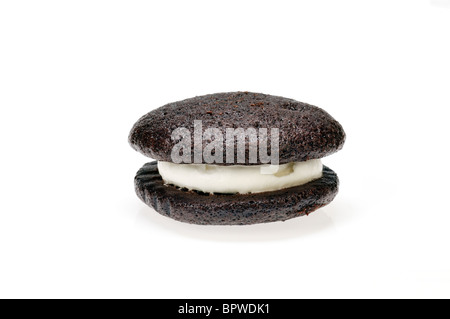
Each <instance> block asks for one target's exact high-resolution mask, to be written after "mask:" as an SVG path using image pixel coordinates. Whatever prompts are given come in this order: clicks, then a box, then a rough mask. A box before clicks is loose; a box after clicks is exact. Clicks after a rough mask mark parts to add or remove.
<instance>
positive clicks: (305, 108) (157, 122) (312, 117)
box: [129, 92, 345, 165]
mask: <svg viewBox="0 0 450 319" xmlns="http://www.w3.org/2000/svg"><path fill="white" fill-rule="evenodd" d="M200 121H201V122H200ZM194 124H195V125H194ZM179 128H184V132H187V131H189V132H190V138H191V143H190V146H189V147H191V152H190V156H191V163H194V162H196V163H197V162H198V161H195V159H194V154H195V150H199V149H200V150H204V149H205V147H207V145H208V144H209V143H210V142H211V140H214V138H211V134H209V135H208V136H206V135H203V138H202V139H201V140H200V141H201V143H200V145H199V143H198V139H197V140H195V136H197V137H198V131H199V130H200V133H205V132H206V130H208V129H215V130H214V131H213V132H215V133H216V134H217V133H221V134H222V136H223V137H224V138H223V139H221V140H220V142H221V143H222V141H223V149H226V147H227V145H226V136H227V131H229V130H230V129H235V131H234V133H235V135H234V137H236V140H238V139H239V138H240V137H243V139H242V141H245V142H243V143H244V145H243V147H244V148H245V162H242V161H239V162H238V155H237V152H238V147H235V148H234V153H235V154H233V155H236V156H234V160H233V161H230V156H229V155H230V154H228V157H227V152H225V151H224V152H223V160H222V161H218V162H216V163H215V164H219V165H236V164H241V165H242V164H246V165H254V164H256V165H257V164H266V163H267V161H266V162H263V161H261V157H259V156H258V157H257V159H256V161H255V160H254V159H253V160H250V158H251V156H249V155H250V154H249V153H251V150H252V147H253V146H255V145H261V144H258V143H261V142H262V139H264V142H265V143H266V142H267V149H268V153H270V150H271V145H272V144H274V143H277V142H278V143H279V144H278V146H279V147H278V149H279V163H280V164H284V163H290V162H301V161H306V160H310V159H317V158H322V157H325V156H327V155H330V154H332V153H334V152H336V151H338V150H340V149H341V148H342V146H343V144H344V141H345V133H344V130H343V128H342V126H341V125H340V124H339V122H337V121H336V120H335V119H334V118H333V117H331V116H330V115H329V114H328V113H327V112H325V111H324V110H322V109H320V108H318V107H316V106H313V105H309V104H306V103H302V102H298V101H295V100H292V99H287V98H284V97H278V96H272V95H266V94H260V93H251V92H230V93H217V94H211V95H205V96H198V97H194V98H191V99H187V100H183V101H179V102H175V103H169V104H167V105H164V106H162V107H160V108H158V109H156V110H154V111H151V112H150V113H148V114H146V115H144V116H143V117H142V118H141V119H139V121H138V122H137V123H136V124H135V125H134V127H133V128H132V130H131V132H130V135H129V142H130V144H131V146H132V147H133V148H134V149H135V150H137V151H139V152H141V153H142V154H144V155H146V156H148V157H151V158H153V159H156V160H160V161H168V162H172V161H173V160H172V152H173V149H174V146H175V145H176V144H177V143H178V142H179V140H177V138H176V136H175V135H176V134H175V135H173V133H174V132H175V131H176V130H177V129H179ZM227 129H228V130H227ZM236 129H242V130H236ZM248 129H252V130H253V132H256V135H253V136H251V134H248V132H249V131H248ZM272 129H276V130H277V132H279V134H278V136H277V138H278V141H277V140H276V139H275V138H274V135H273V134H271V132H273V130H272ZM264 131H266V132H267V134H266V135H263V134H262V133H264ZM210 133H211V132H210ZM242 133H244V134H247V135H246V136H239V135H242ZM258 133H259V134H258ZM196 134H197V135H196ZM213 136H214V135H213ZM249 136H251V137H250V138H249ZM216 138H217V137H216ZM196 141H197V144H196ZM216 141H217V140H216ZM228 142H229V141H228ZM233 142H234V138H233ZM213 153H214V151H213ZM215 155H217V154H215ZM221 157H222V156H221ZM208 163H209V162H208Z"/></svg>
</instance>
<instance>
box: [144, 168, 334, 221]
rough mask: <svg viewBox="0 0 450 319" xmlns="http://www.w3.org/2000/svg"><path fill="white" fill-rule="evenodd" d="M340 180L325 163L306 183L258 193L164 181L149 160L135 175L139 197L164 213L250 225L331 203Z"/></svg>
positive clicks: (185, 217) (288, 217) (298, 213)
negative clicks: (225, 191) (209, 190)
mask: <svg viewBox="0 0 450 319" xmlns="http://www.w3.org/2000/svg"><path fill="white" fill-rule="evenodd" d="M338 187H339V180H338V177H337V175H336V173H334V172H333V171H332V170H331V169H329V168H328V167H326V166H324V167H323V176H322V177H321V178H319V179H316V180H314V181H312V182H309V183H307V184H304V185H300V186H296V187H291V188H286V189H282V190H279V191H273V192H264V193H255V194H213V195H211V194H209V193H202V192H197V191H189V190H186V189H180V188H177V187H175V186H172V185H165V184H164V181H163V180H162V178H161V175H160V174H159V172H158V165H157V162H151V163H147V164H145V165H144V167H142V168H141V169H140V170H139V171H138V173H137V175H136V178H135V188H136V193H137V195H138V196H139V198H140V199H141V200H142V201H143V202H144V203H146V204H147V205H149V206H150V207H152V208H154V209H155V210H156V211H157V212H158V213H160V214H161V215H164V216H167V217H170V218H173V219H175V220H178V221H181V222H186V223H190V224H199V225H250V224H258V223H268V222H275V221H285V220H287V219H291V218H294V217H299V216H303V215H305V214H306V215H307V214H310V213H312V212H313V211H315V210H316V209H318V208H320V207H322V206H325V205H327V204H329V203H330V202H331V201H332V200H333V199H334V197H335V196H336V194H337V192H338Z"/></svg>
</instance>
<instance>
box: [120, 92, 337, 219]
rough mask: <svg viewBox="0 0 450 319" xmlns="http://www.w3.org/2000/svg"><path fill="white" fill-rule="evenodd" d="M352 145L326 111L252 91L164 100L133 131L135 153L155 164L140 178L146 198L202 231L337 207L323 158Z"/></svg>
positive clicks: (333, 183) (334, 180)
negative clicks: (164, 102)
mask: <svg viewBox="0 0 450 319" xmlns="http://www.w3.org/2000/svg"><path fill="white" fill-rule="evenodd" d="M344 142H345V132H344V130H343V128H342V126H341V125H340V124H339V122H337V121H336V120H335V119H334V118H333V117H331V116H330V115H329V114H328V113H327V112H325V111H324V110H322V109H320V108H318V107H316V106H313V105H310V104H306V103H302V102H298V101H295V100H293V99H288V98H284V97H278V96H272V95H266V94H260V93H251V92H230V93H217V94H210V95H205V96H198V97H194V98H190V99H187V100H183V101H179V102H174V103H169V104H166V105H164V106H162V107H160V108H157V109H155V110H153V111H151V112H150V113H148V114H146V115H144V116H143V117H142V118H141V119H139V120H138V121H137V123H136V124H135V125H134V126H133V128H132V130H131V132H130V135H129V143H130V145H131V146H132V147H133V148H134V149H135V150H136V151H139V152H140V153H142V154H144V155H146V156H148V157H150V158H152V159H154V160H156V161H153V162H150V163H147V164H145V165H144V166H143V167H142V168H141V169H140V170H139V171H138V173H137V175H136V177H135V189H136V193H137V195H138V197H139V198H140V199H141V200H142V201H143V202H144V203H146V204H147V205H149V206H150V207H152V208H153V209H154V210H156V211H157V212H159V213H160V214H162V215H164V216H167V217H170V218H173V219H175V220H178V221H181V222H187V223H191V224H200V225H249V224H257V223H267V222H275V221H285V220H287V219H291V218H294V217H299V216H303V215H305V214H306V215H307V214H310V213H311V212H313V211H315V210H316V209H318V208H320V207H322V206H325V205H327V204H329V203H330V202H331V201H332V200H333V199H334V198H335V196H336V194H337V192H338V186H339V181H338V177H337V175H336V174H335V173H334V172H333V171H332V170H331V169H329V168H328V167H326V166H324V165H322V163H321V161H320V159H321V158H322V157H325V156H327V155H330V154H332V153H334V152H336V151H338V150H340V149H341V148H342V147H343V144H344Z"/></svg>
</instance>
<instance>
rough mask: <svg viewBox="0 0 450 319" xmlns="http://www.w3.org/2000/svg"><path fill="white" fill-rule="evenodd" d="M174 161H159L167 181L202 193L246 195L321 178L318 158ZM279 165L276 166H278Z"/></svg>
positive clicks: (160, 168) (320, 165)
mask: <svg viewBox="0 0 450 319" xmlns="http://www.w3.org/2000/svg"><path fill="white" fill-rule="evenodd" d="M270 167H272V168H273V166H270V165H247V166H244V165H233V166H220V165H210V164H174V163H170V162H162V161H159V162H158V170H159V174H160V175H161V177H162V179H163V180H164V182H165V183H166V184H172V185H175V186H178V187H182V188H187V189H189V190H197V191H202V192H205V193H231V194H236V193H239V194H247V193H261V192H268V191H275V190H280V189H284V188H288V187H293V186H299V185H302V184H306V183H308V182H310V181H312V180H315V179H318V178H320V177H322V162H321V161H320V159H314V160H309V161H306V162H295V163H288V164H283V165H279V166H278V167H275V170H270V169H268V168H270ZM277 168H278V169H277Z"/></svg>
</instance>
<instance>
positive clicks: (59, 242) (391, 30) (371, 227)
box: [0, 0, 450, 298]
mask: <svg viewBox="0 0 450 319" xmlns="http://www.w3.org/2000/svg"><path fill="white" fill-rule="evenodd" d="M449 39H450V1H448V0H433V1H431V0H422V1H419V0H377V1H375V0H374V1H360V0H354V1H350V0H341V1H335V0H330V1H325V0H314V1H261V0H258V1H242V0H239V1H230V0H228V1H221V2H219V1H194V0H192V1H2V2H1V3H0V139H1V150H2V151H1V154H2V155H1V165H0V197H1V199H0V297H2V298H15V297H29V298H37V297H39V298H54V297H57V298H122V297H124V298H134V297H136V298H200V297H208V298H216V297H224V298H226V297H233V298H241V297H245V298H259V297H269V298H316V297H317V298H334V297H339V298H371V297H374V298H413V297H430V298H431V297H447V298H448V297H450V255H449V243H450V211H449V206H448V197H449V196H450V195H449V188H450V183H449V181H450V173H449V169H448V167H447V165H448V163H449V160H450V158H449V152H448V148H449V146H448V144H449V143H448V137H449V121H448V117H447V116H448V111H447V110H448V109H449V107H450V41H449ZM237 90H248V91H254V92H263V93H267V94H274V95H281V96H286V97H290V98H294V99H297V100H300V101H304V102H308V103H311V104H314V105H318V106H320V107H322V108H324V109H325V110H327V111H328V112H329V113H330V114H331V115H333V117H335V118H336V119H337V120H339V121H340V122H341V124H342V125H343V126H344V128H345V130H346V133H347V142H346V144H345V146H344V149H343V150H342V151H340V152H338V153H336V154H334V155H332V156H330V157H327V158H325V159H324V160H323V162H324V164H326V165H328V166H330V167H331V168H332V169H333V170H335V171H336V172H337V173H338V175H339V177H340V180H341V189H340V193H339V194H338V196H337V198H336V199H335V201H334V202H333V203H332V204H330V205H329V206H327V207H326V208H323V209H321V210H320V211H317V212H316V213H314V214H312V215H310V216H308V217H303V218H297V219H295V220H291V221H288V222H285V223H273V224H265V225H256V226H244V227H201V226H194V225H188V224H182V223H178V222H175V221H172V220H170V219H167V218H165V217H162V216H160V215H159V214H157V213H156V212H154V211H153V210H152V209H150V208H149V207H147V206H145V205H144V204H143V203H141V202H140V200H139V199H138V198H137V197H136V195H135V193H134V187H133V178H134V174H135V172H136V171H137V170H138V169H139V168H140V167H141V166H142V165H143V164H144V163H145V162H146V161H149V160H148V159H146V158H145V157H144V156H142V155H140V154H138V153H136V152H134V151H133V150H132V149H131V148H130V147H129V145H128V143H127V137H128V133H129V130H130V129H131V127H132V125H133V124H134V122H135V121H136V120H137V119H138V118H139V117H140V116H142V115H143V114H145V113H147V112H148V111H150V110H152V109H154V108H156V107H159V106H161V105H163V104H166V103H168V102H173V101H177V100H181V99H185V98H189V97H193V96H196V95H202V94H208V93H215V92H226V91H237Z"/></svg>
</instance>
